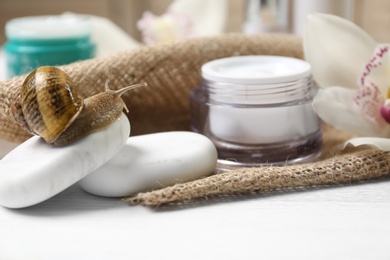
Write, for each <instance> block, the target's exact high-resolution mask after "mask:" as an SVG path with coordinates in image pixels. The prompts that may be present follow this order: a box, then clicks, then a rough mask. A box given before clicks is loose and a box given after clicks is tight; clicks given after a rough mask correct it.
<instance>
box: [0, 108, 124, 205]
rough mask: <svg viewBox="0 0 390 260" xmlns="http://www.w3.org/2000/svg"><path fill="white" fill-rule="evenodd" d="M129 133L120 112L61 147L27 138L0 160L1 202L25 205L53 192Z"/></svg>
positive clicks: (98, 161)
mask: <svg viewBox="0 0 390 260" xmlns="http://www.w3.org/2000/svg"><path fill="white" fill-rule="evenodd" d="M129 134H130V123H129V121H128V119H127V117H126V116H125V115H124V114H122V116H121V117H120V118H119V119H118V120H117V121H115V122H114V123H113V124H112V125H111V126H109V127H108V128H106V129H104V130H102V131H99V132H96V133H93V134H91V135H89V136H87V137H85V138H83V139H82V140H80V141H77V142H75V143H73V144H70V145H67V146H64V147H54V146H51V145H49V144H46V143H45V142H44V141H43V139H42V138H40V137H38V136H34V137H32V138H30V139H29V140H27V141H26V142H24V143H23V144H21V145H19V146H18V147H16V148H15V149H14V150H12V151H11V152H10V153H9V154H7V155H6V156H5V157H4V158H3V159H2V160H1V161H0V205H3V206H5V207H9V208H22V207H28V206H31V205H34V204H37V203H39V202H42V201H44V200H46V199H48V198H50V197H52V196H54V195H56V194H57V193H59V192H61V191H63V190H64V189H66V188H68V187H69V186H71V185H72V184H74V183H76V182H77V181H79V180H80V179H82V178H83V177H85V176H86V175H87V174H89V173H91V172H92V171H94V170H95V169H97V168H99V167H100V166H101V165H103V164H104V163H106V162H107V161H108V160H110V159H111V158H112V157H113V156H114V155H115V154H116V153H117V152H118V151H119V150H120V149H121V148H122V146H123V145H124V144H125V142H126V140H127V139H128V137H129Z"/></svg>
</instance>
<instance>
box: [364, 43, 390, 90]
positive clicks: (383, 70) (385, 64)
mask: <svg viewBox="0 0 390 260" xmlns="http://www.w3.org/2000/svg"><path fill="white" fill-rule="evenodd" d="M359 81H360V85H361V86H368V87H369V86H371V85H372V84H374V85H375V86H377V87H378V88H379V90H380V91H381V92H382V94H383V97H386V94H387V91H388V88H389V87H390V46H389V45H379V46H378V47H377V49H376V50H375V53H374V54H373V56H372V57H371V59H370V60H369V61H367V62H366V63H365V64H364V69H363V71H362V73H361V76H360V78H359Z"/></svg>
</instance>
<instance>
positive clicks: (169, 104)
mask: <svg viewBox="0 0 390 260" xmlns="http://www.w3.org/2000/svg"><path fill="white" fill-rule="evenodd" d="M261 54H263V55H282V56H291V57H297V58H302V43H301V39H300V38H299V37H296V36H293V35H287V34H267V35H257V36H245V35H241V34H231V35H223V36H215V37H209V38H198V39H191V40H184V41H181V42H176V43H172V44H165V45H156V46H150V47H142V48H139V49H136V50H131V51H127V52H122V53H118V54H117V55H113V56H110V57H107V58H100V59H92V60H87V61H82V62H78V63H73V64H70V65H67V66H62V69H63V70H64V71H65V72H67V73H68V74H69V76H70V77H71V78H72V79H73V81H74V82H75V84H76V86H77V88H78V90H79V95H80V96H81V97H87V96H91V95H92V94H95V93H97V92H100V91H103V89H104V83H105V82H106V80H107V79H109V80H110V86H111V88H112V89H118V88H121V87H123V86H127V85H132V84H136V83H141V82H146V83H147V84H148V87H143V88H138V89H135V90H133V91H130V92H128V93H126V94H125V95H124V96H123V99H124V101H125V103H126V104H127V107H128V108H129V109H130V113H129V114H128V117H129V119H130V121H131V124H132V135H139V134H146V133H153V132H161V131H169V130H189V128H190V113H189V109H190V106H189V98H188V94H189V92H190V90H192V89H193V88H195V87H196V86H198V85H199V83H200V78H201V76H200V68H201V66H202V64H203V63H205V62H207V61H209V60H213V59H218V58H222V57H228V56H237V55H261ZM24 78H25V76H21V77H16V78H13V79H10V80H8V81H5V82H0V138H3V139H7V140H10V141H16V142H21V141H23V140H25V139H26V138H28V137H29V135H28V134H27V133H26V132H25V131H24V130H23V129H21V128H20V127H19V126H18V125H17V124H15V123H14V122H13V120H12V119H11V118H10V116H9V115H8V113H7V111H8V109H9V106H10V103H11V101H12V100H13V99H14V96H15V94H16V93H17V91H18V89H19V88H20V86H21V84H22V82H23V80H24Z"/></svg>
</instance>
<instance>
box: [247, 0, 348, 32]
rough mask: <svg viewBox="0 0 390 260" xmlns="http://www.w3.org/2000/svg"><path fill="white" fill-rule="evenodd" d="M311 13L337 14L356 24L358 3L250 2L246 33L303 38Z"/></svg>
mask: <svg viewBox="0 0 390 260" xmlns="http://www.w3.org/2000/svg"><path fill="white" fill-rule="evenodd" d="M311 13H328V14H334V15H338V16H341V17H344V18H346V19H349V20H351V21H353V15H354V0H294V1H292V0H247V1H246V13H245V22H244V25H243V31H244V32H245V33H248V34H256V33H266V32H292V33H295V34H298V35H303V32H304V29H305V28H304V25H305V23H306V19H307V15H308V14H311Z"/></svg>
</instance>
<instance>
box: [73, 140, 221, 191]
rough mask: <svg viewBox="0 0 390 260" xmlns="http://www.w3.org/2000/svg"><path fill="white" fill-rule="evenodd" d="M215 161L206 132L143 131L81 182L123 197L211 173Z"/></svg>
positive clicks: (83, 185)
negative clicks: (150, 132)
mask: <svg viewBox="0 0 390 260" xmlns="http://www.w3.org/2000/svg"><path fill="white" fill-rule="evenodd" d="M216 164H217V151H216V148H215V146H214V144H213V143H212V142H211V141H210V140H209V139H208V138H206V137H205V136H203V135H200V134H196V133H192V132H163V133H156V134H148V135H141V136H135V137H130V138H129V139H128V141H127V143H126V145H125V146H124V147H123V148H122V150H121V151H120V152H119V153H118V154H116V155H115V157H114V158H113V159H111V160H110V161H109V162H107V163H106V164H105V165H103V166H102V167H100V168H99V169H97V170H96V171H95V172H93V173H92V174H90V175H88V176H87V177H85V178H84V179H82V180H81V181H80V182H79V184H80V185H81V187H82V188H83V189H84V190H85V191H87V192H89V193H92V194H94V195H99V196H105V197H123V196H129V195H132V194H134V193H137V192H141V191H147V190H152V189H156V188H162V187H165V186H169V185H173V184H175V183H178V182H185V181H189V180H193V179H197V178H200V177H202V176H206V175H209V174H211V173H212V172H213V170H214V169H215V166H216Z"/></svg>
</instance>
